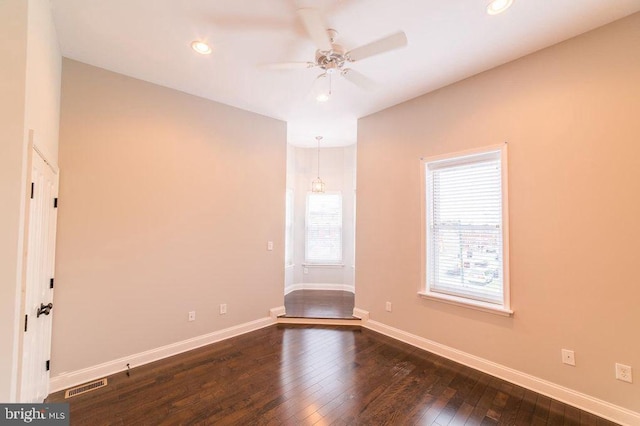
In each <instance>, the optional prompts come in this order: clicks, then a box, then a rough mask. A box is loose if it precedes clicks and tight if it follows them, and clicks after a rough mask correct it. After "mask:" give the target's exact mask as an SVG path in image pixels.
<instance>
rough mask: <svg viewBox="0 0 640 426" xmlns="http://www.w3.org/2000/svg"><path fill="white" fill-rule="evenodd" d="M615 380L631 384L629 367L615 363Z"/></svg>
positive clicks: (631, 374) (631, 376)
mask: <svg viewBox="0 0 640 426" xmlns="http://www.w3.org/2000/svg"><path fill="white" fill-rule="evenodd" d="M616 379H618V380H622V381H623V382H628V383H633V373H632V370H631V367H630V366H628V365H624V364H618V363H616Z"/></svg>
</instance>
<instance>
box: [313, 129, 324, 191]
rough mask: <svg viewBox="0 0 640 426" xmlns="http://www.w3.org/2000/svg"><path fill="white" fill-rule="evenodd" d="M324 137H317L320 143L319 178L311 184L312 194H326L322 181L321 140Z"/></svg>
mask: <svg viewBox="0 0 640 426" xmlns="http://www.w3.org/2000/svg"><path fill="white" fill-rule="evenodd" d="M321 139H322V136H316V140H317V141H318V178H317V179H316V180H314V181H313V182H311V192H318V193H323V192H324V182H323V181H322V179H320V140H321Z"/></svg>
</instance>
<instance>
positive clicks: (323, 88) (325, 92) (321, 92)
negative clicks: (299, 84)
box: [314, 72, 331, 103]
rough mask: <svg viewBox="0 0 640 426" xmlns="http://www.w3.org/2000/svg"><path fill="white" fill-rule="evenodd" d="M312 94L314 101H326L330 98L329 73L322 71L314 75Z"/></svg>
mask: <svg viewBox="0 0 640 426" xmlns="http://www.w3.org/2000/svg"><path fill="white" fill-rule="evenodd" d="M314 84H315V87H314V96H315V98H316V102H320V103H322V102H327V101H328V100H329V99H330V98H331V73H328V72H324V73H322V74H320V75H319V76H318V77H316V81H315V83H314Z"/></svg>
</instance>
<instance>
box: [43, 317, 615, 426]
mask: <svg viewBox="0 0 640 426" xmlns="http://www.w3.org/2000/svg"><path fill="white" fill-rule="evenodd" d="M63 401H65V400H64V393H63V392H59V393H56V394H54V395H51V396H50V397H49V398H48V402H63ZM66 401H67V402H69V403H70V409H71V414H70V416H71V425H127V426H129V425H178V424H185V425H187V424H189V425H191V424H202V425H270V424H274V425H277V424H284V425H330V424H333V425H347V424H361V425H386V424H388V425H441V426H444V425H545V424H546V425H596V426H605V425H606V426H609V425H613V423H611V422H609V421H607V420H604V419H600V418H598V417H596V416H594V415H592V414H589V413H586V412H584V411H581V410H578V409H577V408H573V407H570V406H568V405H565V404H563V403H560V402H558V401H554V400H552V399H550V398H547V397H545V396H543V395H539V394H536V393H534V392H532V391H529V390H526V389H523V388H521V387H519V386H515V385H513V384H510V383H507V382H505V381H503V380H500V379H497V378H494V377H492V376H489V375H487V374H484V373H481V372H479V371H476V370H473V369H471V368H468V367H464V366H462V365H460V364H457V363H455V362H452V361H449V360H446V359H444V358H441V357H439V356H436V355H434V354H431V353H429V352H425V351H422V350H420V349H417V348H414V347H412V346H410V345H407V344H404V343H402V342H398V341H396V340H394V339H391V338H388V337H386V336H383V335H381V334H378V333H376V332H373V331H371V330H367V329H360V328H359V327H328V326H292V325H287V326H284V325H280V326H275V325H274V326H270V327H267V328H264V329H261V330H258V331H255V332H251V333H247V334H244V335H242V336H239V337H235V338H232V339H228V340H225V341H222V342H219V343H215V344H212V345H209V346H206V347H203V348H200V349H196V350H193V351H190V352H187V353H184V354H181V355H177V356H174V357H171V358H167V359H164V360H161V361H158V362H155V363H152V364H148V365H145V366H141V367H138V368H135V369H133V370H131V376H130V377H127V375H126V374H125V373H120V374H116V375H114V376H110V377H109V385H108V386H107V387H105V388H101V389H98V390H94V391H92V392H89V393H87V394H83V395H79V396H76V397H73V398H70V399H68V400H66Z"/></svg>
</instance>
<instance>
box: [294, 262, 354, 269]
mask: <svg viewBox="0 0 640 426" xmlns="http://www.w3.org/2000/svg"><path fill="white" fill-rule="evenodd" d="M302 266H303V267H305V268H344V263H303V264H302Z"/></svg>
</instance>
